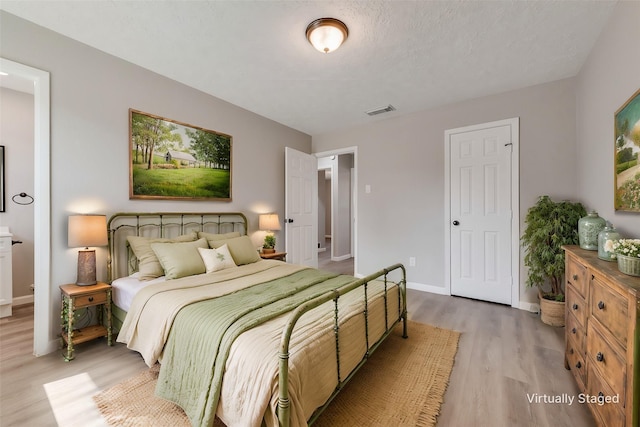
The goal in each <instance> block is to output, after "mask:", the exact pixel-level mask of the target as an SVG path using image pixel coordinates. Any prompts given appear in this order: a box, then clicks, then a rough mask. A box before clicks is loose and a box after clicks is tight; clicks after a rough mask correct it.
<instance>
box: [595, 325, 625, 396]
mask: <svg viewBox="0 0 640 427" xmlns="http://www.w3.org/2000/svg"><path fill="white" fill-rule="evenodd" d="M605 334H606V332H604V331H602V330H601V329H600V326H599V325H598V322H597V321H590V322H589V330H588V332H587V357H588V358H589V363H590V364H591V366H593V367H594V370H595V371H596V372H597V373H598V374H599V377H601V378H602V380H603V382H606V383H607V385H608V386H609V387H610V388H611V389H612V391H613V392H614V393H616V394H619V395H620V401H621V402H624V397H625V384H626V380H627V365H626V363H625V362H624V360H625V358H624V357H623V356H624V354H623V355H620V354H618V350H616V347H615V346H612V345H611V344H610V343H608V342H607V341H606V340H605V338H604V335H605ZM589 381H591V377H590V378H589Z"/></svg>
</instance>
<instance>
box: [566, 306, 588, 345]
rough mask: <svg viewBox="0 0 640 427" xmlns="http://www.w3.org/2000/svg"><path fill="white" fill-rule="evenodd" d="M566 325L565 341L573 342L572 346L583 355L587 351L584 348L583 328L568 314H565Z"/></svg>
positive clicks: (584, 330) (584, 334) (584, 333)
mask: <svg viewBox="0 0 640 427" xmlns="http://www.w3.org/2000/svg"><path fill="white" fill-rule="evenodd" d="M566 320H567V322H566V323H567V324H566V326H565V330H566V333H567V340H571V341H572V342H573V346H574V347H575V349H576V350H578V351H579V352H580V354H585V353H586V351H587V346H586V340H585V336H586V332H587V330H586V329H585V327H584V326H582V325H581V324H580V323H578V321H577V319H576V317H575V316H574V315H573V314H571V313H570V312H569V314H567V319H566Z"/></svg>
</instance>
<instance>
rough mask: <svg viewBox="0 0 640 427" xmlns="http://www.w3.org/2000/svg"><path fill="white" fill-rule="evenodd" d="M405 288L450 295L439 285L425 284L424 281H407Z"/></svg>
mask: <svg viewBox="0 0 640 427" xmlns="http://www.w3.org/2000/svg"><path fill="white" fill-rule="evenodd" d="M407 289H413V290H416V291H422V292H429V293H432V294H438V295H450V294H449V292H447V290H446V289H445V288H443V287H441V286H434V285H425V284H424V283H415V282H407Z"/></svg>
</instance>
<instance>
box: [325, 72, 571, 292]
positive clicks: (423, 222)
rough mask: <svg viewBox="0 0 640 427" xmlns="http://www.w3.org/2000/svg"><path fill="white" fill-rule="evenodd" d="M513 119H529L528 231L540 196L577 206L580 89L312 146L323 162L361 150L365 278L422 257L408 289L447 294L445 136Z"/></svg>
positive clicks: (412, 120)
mask: <svg viewBox="0 0 640 427" xmlns="http://www.w3.org/2000/svg"><path fill="white" fill-rule="evenodd" d="M400 112H401V110H400ZM512 117H520V144H521V145H520V210H521V212H520V224H521V227H522V224H523V218H524V215H526V211H527V209H528V208H529V206H531V205H532V204H533V203H535V201H536V199H537V197H538V196H540V195H543V194H549V195H550V196H551V197H553V198H557V199H567V198H572V197H575V196H576V188H577V183H576V158H575V151H576V150H575V140H576V137H575V90H574V80H573V79H565V80H560V81H556V82H552V83H548V84H542V85H538V86H533V87H529V88H524V89H519V90H514V91H511V92H507V93H503V94H499V95H494V96H488V97H484V98H479V99H474V100H470V101H466V102H461V103H458V104H454V105H448V106H444V107H441V108H434V109H431V110H427V111H423V112H419V113H415V114H411V115H407V116H402V117H397V118H389V119H386V120H375V119H374V120H372V123H371V124H370V125H368V126H363V127H359V128H355V129H350V130H345V131H341V132H335V133H330V134H324V135H318V136H314V137H313V151H314V152H324V151H329V150H334V149H338V148H343V147H349V146H354V145H355V146H358V180H357V182H358V185H359V187H360V188H359V191H358V235H359V239H358V240H359V241H358V242H357V244H358V247H357V249H356V251H357V254H358V270H359V271H357V272H356V274H365V275H366V274H368V273H371V272H374V271H377V270H379V269H380V268H382V267H384V266H387V265H391V264H393V263H396V262H402V263H404V264H405V266H408V264H409V263H408V261H409V257H416V266H415V267H407V275H408V278H407V280H408V281H409V282H410V283H411V284H417V285H426V286H430V287H435V288H442V289H443V290H444V286H445V283H444V253H443V247H444V230H443V224H444V131H445V130H447V129H453V128H458V127H463V126H468V125H473V124H477V123H485V122H490V121H495V120H501V119H507V118H512ZM366 185H370V186H371V193H369V194H366V193H365V191H364V188H365V186H366ZM524 281H525V276H524V273H521V278H520V282H521V288H522V289H521V300H522V301H529V302H534V301H536V298H537V297H536V295H535V293H533V292H531V291H530V290H529V291H526V290H525V287H524Z"/></svg>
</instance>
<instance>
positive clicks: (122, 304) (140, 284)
mask: <svg viewBox="0 0 640 427" xmlns="http://www.w3.org/2000/svg"><path fill="white" fill-rule="evenodd" d="M138 277H139V273H133V274H132V275H131V276H127V277H121V278H119V279H116V280H114V281H113V282H112V283H111V288H112V290H111V300H112V301H113V304H114V305H115V306H116V307H118V308H121V309H122V310H124V311H129V308H130V307H131V302H132V301H133V297H135V296H136V294H137V293H138V292H140V289H142V288H144V287H145V286H149V285H153V284H154V283H161V282H164V281H165V280H166V279H165V277H164V276H161V277H158V278H156V279H152V280H144V281H143V280H139V279H138Z"/></svg>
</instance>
